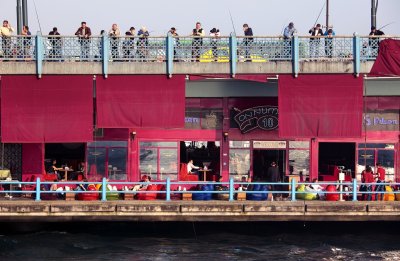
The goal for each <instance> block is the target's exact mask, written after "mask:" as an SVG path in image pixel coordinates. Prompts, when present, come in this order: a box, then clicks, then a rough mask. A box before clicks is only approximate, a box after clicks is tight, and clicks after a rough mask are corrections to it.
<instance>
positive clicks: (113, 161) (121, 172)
mask: <svg viewBox="0 0 400 261" xmlns="http://www.w3.org/2000/svg"><path fill="white" fill-rule="evenodd" d="M126 155H128V150H127V148H110V149H109V150H108V178H109V179H111V180H126V179H127V175H126Z"/></svg>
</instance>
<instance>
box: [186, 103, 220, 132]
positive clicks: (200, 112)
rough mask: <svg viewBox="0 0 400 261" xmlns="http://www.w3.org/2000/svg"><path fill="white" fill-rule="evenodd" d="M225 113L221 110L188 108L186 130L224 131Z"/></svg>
mask: <svg viewBox="0 0 400 261" xmlns="http://www.w3.org/2000/svg"><path fill="white" fill-rule="evenodd" d="M222 121H223V112H222V109H221V108H214V109H210V108H207V109H202V108H186V113H185V128H186V129H222Z"/></svg>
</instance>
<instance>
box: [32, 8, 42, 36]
mask: <svg viewBox="0 0 400 261" xmlns="http://www.w3.org/2000/svg"><path fill="white" fill-rule="evenodd" d="M33 6H34V7H35V13H36V19H37V22H38V24H39V30H40V33H42V26H41V25H40V20H39V15H38V12H37V8H36V2H35V0H33Z"/></svg>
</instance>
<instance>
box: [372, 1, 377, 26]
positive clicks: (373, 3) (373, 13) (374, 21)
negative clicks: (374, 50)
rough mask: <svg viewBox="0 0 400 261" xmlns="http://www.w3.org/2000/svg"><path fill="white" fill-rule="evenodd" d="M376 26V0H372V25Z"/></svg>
mask: <svg viewBox="0 0 400 261" xmlns="http://www.w3.org/2000/svg"><path fill="white" fill-rule="evenodd" d="M372 26H375V27H376V4H375V0H371V27H372Z"/></svg>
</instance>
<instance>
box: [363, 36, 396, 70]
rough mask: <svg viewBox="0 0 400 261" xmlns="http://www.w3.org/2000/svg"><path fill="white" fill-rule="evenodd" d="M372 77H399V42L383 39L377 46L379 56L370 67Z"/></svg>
mask: <svg viewBox="0 0 400 261" xmlns="http://www.w3.org/2000/svg"><path fill="white" fill-rule="evenodd" d="M370 75H372V76H400V41H399V40H394V39H385V40H383V41H381V42H380V44H379V54H378V57H377V58H376V60H375V63H374V65H373V66H372V69H371V72H370Z"/></svg>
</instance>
